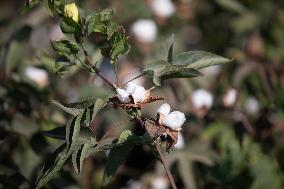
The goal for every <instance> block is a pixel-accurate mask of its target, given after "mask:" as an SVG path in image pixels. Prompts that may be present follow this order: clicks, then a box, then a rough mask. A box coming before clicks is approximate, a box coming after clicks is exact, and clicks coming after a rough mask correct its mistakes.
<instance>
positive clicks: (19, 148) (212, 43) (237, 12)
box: [0, 0, 284, 189]
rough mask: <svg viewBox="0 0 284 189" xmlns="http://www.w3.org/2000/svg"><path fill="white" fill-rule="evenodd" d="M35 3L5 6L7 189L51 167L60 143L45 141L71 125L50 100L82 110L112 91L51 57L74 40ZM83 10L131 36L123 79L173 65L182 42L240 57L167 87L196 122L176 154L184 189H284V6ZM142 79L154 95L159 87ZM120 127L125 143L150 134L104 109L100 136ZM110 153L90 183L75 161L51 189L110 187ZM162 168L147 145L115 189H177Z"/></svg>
mask: <svg viewBox="0 0 284 189" xmlns="http://www.w3.org/2000/svg"><path fill="white" fill-rule="evenodd" d="M47 2H48V1H47ZM49 2H53V1H51V0H50V1H49ZM25 3H26V2H25V1H23V0H2V1H1V2H0V7H1V8H0V9H1V11H0V34H1V35H0V44H1V51H0V188H29V184H30V183H32V182H33V181H34V180H35V178H36V176H37V174H38V171H39V168H40V167H41V165H42V162H43V160H45V159H46V157H47V155H49V154H50V153H51V152H52V151H54V149H56V147H58V146H59V145H60V144H58V141H55V140H54V139H50V138H46V137H44V136H43V134H42V133H41V132H42V131H45V130H50V129H52V128H56V127H59V126H64V125H65V124H66V120H67V118H68V117H67V115H66V114H64V113H63V112H62V111H60V110H58V109H57V108H56V107H55V106H53V105H52V104H51V103H50V99H56V100H59V101H63V102H75V101H78V100H81V99H84V98H87V97H105V96H108V95H109V94H110V91H109V90H108V89H106V88H104V87H103V82H102V81H101V80H100V78H98V77H96V76H95V75H89V74H87V72H86V71H84V70H83V69H81V68H79V67H70V64H71V63H70V62H68V61H66V60H60V59H58V57H56V54H55V53H54V52H53V51H52V50H51V46H50V41H53V40H59V39H60V38H62V37H63V34H62V32H61V30H60V26H59V24H60V23H59V18H57V17H51V16H50V15H49V14H50V13H49V12H48V11H47V10H46V8H45V7H44V5H43V4H40V5H37V6H35V7H34V8H32V9H31V10H28V11H25V10H24V4H25ZM76 3H77V5H78V6H79V7H81V8H83V9H86V10H88V11H90V12H91V11H96V10H101V9H103V8H111V9H114V10H115V13H116V20H117V21H118V22H119V24H120V25H123V26H124V27H125V28H126V32H127V35H128V36H129V41H130V43H131V51H130V53H129V54H128V55H127V56H125V57H121V58H120V59H119V62H118V76H119V78H120V80H121V81H124V82H125V81H127V80H129V79H131V78H133V77H135V76H136V75H139V73H141V69H142V68H143V66H144V65H146V64H147V63H149V62H151V60H154V59H155V57H157V56H161V55H162V52H163V46H165V45H164V44H165V43H167V39H168V38H169V37H170V36H171V34H172V33H174V34H175V52H178V51H188V50H206V51H209V52H213V53H216V54H220V55H222V56H224V57H229V58H232V59H234V60H235V62H236V64H231V65H228V66H222V67H219V66H215V67H210V68H206V69H204V70H203V74H204V76H203V77H201V78H196V79H175V80H171V81H166V82H164V85H163V87H161V88H158V89H156V90H155V93H157V94H161V95H160V96H164V97H165V99H166V101H168V102H169V103H170V104H171V105H172V107H174V108H175V109H179V110H182V111H183V112H186V113H187V122H186V124H185V125H184V127H183V132H182V136H181V137H180V140H179V143H178V145H176V147H175V149H173V150H172V152H171V153H170V154H168V155H167V156H166V159H167V162H168V163H169V165H170V166H171V170H172V172H173V174H174V178H175V180H176V183H177V185H178V188H186V189H207V188H210V189H215V188H216V189H217V188H232V189H238V188H251V189H267V188H271V189H281V188H284V140H283V138H284V137H283V136H284V114H283V113H284V112H283V111H284V90H283V89H284V67H283V64H284V1H279V0H270V1H266V0H215V1H213V0H173V1H170V0H145V1H144V0H137V1H134V0H120V1H117V0H82V1H77V2H76ZM159 3H160V4H159ZM81 13H82V14H84V13H83V10H81ZM141 21H142V22H141ZM139 24H140V25H139ZM135 25H136V26H135ZM137 28H138V29H137ZM99 40H100V39H99V38H97V37H90V39H89V40H88V41H89V43H88V48H87V50H88V52H89V53H90V54H91V55H92V60H93V61H98V62H99V64H100V69H101V70H102V72H103V73H104V74H105V75H107V76H108V77H109V78H110V79H112V80H113V81H114V80H115V74H114V73H113V71H112V70H113V69H112V65H111V64H110V63H109V62H108V61H107V60H104V59H102V57H101V56H100V55H99V54H100V53H99V50H98V47H97V46H96V44H98V43H99ZM136 81H137V82H139V83H140V84H143V85H145V86H146V87H150V86H151V85H150V80H148V79H147V78H140V79H137V80H136ZM158 105H159V103H156V104H155V103H154V104H153V105H149V106H147V107H146V109H145V110H144V111H143V114H144V116H148V117H152V115H154V113H155V112H154V111H155V109H156V108H157V107H158ZM112 127H115V129H114V131H113V132H112V135H114V136H118V134H119V133H120V132H121V131H122V130H124V129H125V128H130V129H132V130H134V131H135V132H136V133H141V131H140V130H139V128H138V127H136V126H135V125H133V124H132V123H131V122H129V121H128V120H127V116H126V115H125V114H124V113H114V111H113V110H111V109H107V110H104V111H103V112H101V113H100V114H99V116H98V117H97V118H96V120H95V122H94V123H93V124H92V128H91V129H92V130H93V131H94V133H95V134H96V135H97V137H98V138H100V137H102V136H103V134H104V133H105V132H106V131H107V130H108V129H109V128H112ZM107 155H108V154H105V153H102V154H100V155H98V156H96V157H91V158H88V159H86V160H85V162H84V166H83V171H82V173H81V174H80V175H76V173H75V172H74V171H73V170H72V166H71V164H70V163H68V164H67V165H66V166H64V169H63V170H61V171H60V173H59V174H58V176H57V177H56V178H54V179H52V181H51V182H50V183H49V184H48V185H47V186H46V188H70V189H71V188H83V189H89V188H99V186H100V184H101V183H100V182H101V179H102V176H103V171H104V165H105V163H106V157H107ZM155 159H156V158H155V154H152V152H151V150H150V149H149V147H148V146H138V147H135V148H134V149H133V150H132V151H131V153H130V154H129V156H128V158H127V161H126V162H125V163H124V164H123V165H121V167H120V168H119V170H118V172H117V174H116V177H115V178H114V179H113V181H112V183H111V184H110V185H109V186H108V188H129V189H139V188H153V189H165V188H169V187H170V186H169V183H168V181H167V178H166V176H165V173H164V170H163V168H162V166H161V164H160V163H159V162H158V161H156V160H155Z"/></svg>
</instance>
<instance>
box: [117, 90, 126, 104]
mask: <svg viewBox="0 0 284 189" xmlns="http://www.w3.org/2000/svg"><path fill="white" fill-rule="evenodd" d="M116 92H117V97H118V99H119V101H120V102H122V103H128V102H129V93H128V92H126V91H125V90H124V89H120V88H117V89H116Z"/></svg>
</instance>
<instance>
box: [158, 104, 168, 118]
mask: <svg viewBox="0 0 284 189" xmlns="http://www.w3.org/2000/svg"><path fill="white" fill-rule="evenodd" d="M170 111H171V107H170V105H169V104H167V103H165V104H162V105H161V106H160V107H159V108H158V110H157V113H161V114H163V115H164V116H167V115H168V114H169V113H170Z"/></svg>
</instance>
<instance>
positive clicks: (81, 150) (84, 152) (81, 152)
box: [72, 137, 96, 174]
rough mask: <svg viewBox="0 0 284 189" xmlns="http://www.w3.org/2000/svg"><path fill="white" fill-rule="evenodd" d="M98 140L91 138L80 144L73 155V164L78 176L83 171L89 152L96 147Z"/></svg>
mask: <svg viewBox="0 0 284 189" xmlns="http://www.w3.org/2000/svg"><path fill="white" fill-rule="evenodd" d="M95 143H96V139H95V138H93V137H91V138H90V139H89V140H88V141H87V142H84V143H82V144H79V145H78V146H77V147H76V148H75V151H74V152H73V154H72V163H73V166H74V169H75V171H76V173H77V174H80V172H81V170H82V165H83V161H84V159H85V158H87V157H88V151H89V150H90V148H91V147H92V146H93V145H95Z"/></svg>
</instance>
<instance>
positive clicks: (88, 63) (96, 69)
mask: <svg viewBox="0 0 284 189" xmlns="http://www.w3.org/2000/svg"><path fill="white" fill-rule="evenodd" d="M81 47H82V50H83V52H84V55H85V58H86V59H85V63H86V64H87V65H89V66H91V67H92V69H93V70H94V72H95V73H96V74H97V75H98V76H99V77H100V78H101V79H102V80H103V81H104V82H105V83H106V84H108V85H109V86H110V87H111V88H112V89H116V87H115V86H114V84H113V83H112V82H111V81H110V80H108V79H107V78H106V77H105V76H104V75H103V74H102V72H101V71H100V70H99V69H98V68H97V67H96V66H95V65H93V64H92V63H91V60H90V58H89V55H88V53H87V51H86V50H85V48H84V47H83V45H81Z"/></svg>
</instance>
